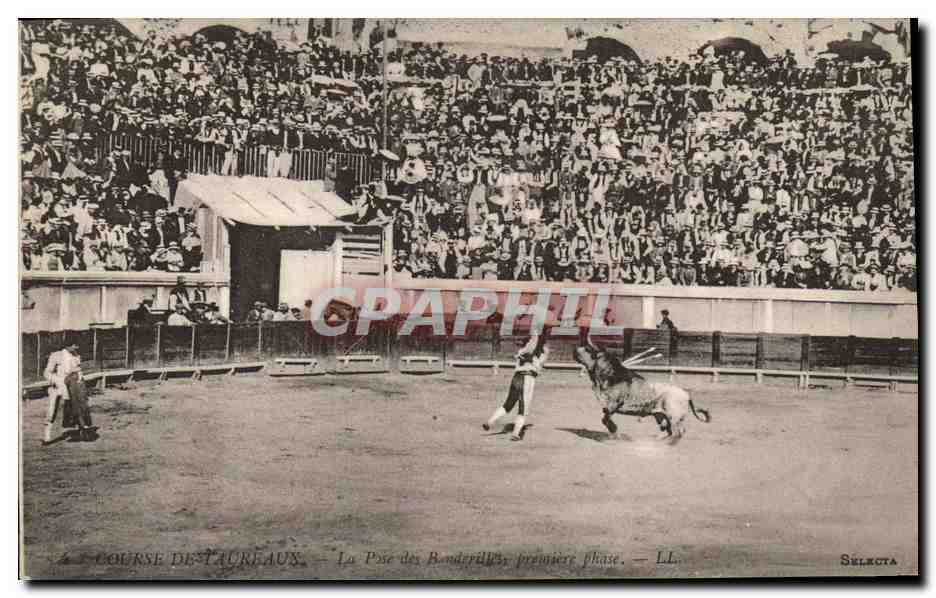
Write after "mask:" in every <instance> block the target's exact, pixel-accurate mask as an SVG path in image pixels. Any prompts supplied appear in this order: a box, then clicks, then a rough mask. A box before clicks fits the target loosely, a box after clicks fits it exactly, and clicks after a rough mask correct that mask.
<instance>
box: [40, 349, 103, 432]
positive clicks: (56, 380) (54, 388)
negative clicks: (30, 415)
mask: <svg viewBox="0 0 936 598" xmlns="http://www.w3.org/2000/svg"><path fill="white" fill-rule="evenodd" d="M43 375H44V376H45V379H46V380H47V381H48V382H49V384H50V386H49V391H48V393H49V407H48V410H47V411H46V425H45V431H44V434H43V437H42V444H43V445H48V444H51V443H52V426H53V424H54V423H55V418H56V415H57V414H58V413H59V411H60V410H61V413H62V420H61V421H62V427H63V428H68V427H71V426H72V425H73V424H77V426H78V437H79V439H81V440H92V438H90V436H89V434H90V432H91V429H90V428H91V413H90V411H89V410H88V405H87V402H88V398H87V392H86V390H85V389H84V376H83V375H82V374H81V356H80V355H79V354H78V345H77V344H74V343H71V344H68V345H66V346H65V347H63V348H62V349H61V350H60V351H55V352H54V353H52V354H51V355H49V361H48V362H47V363H46V368H45V371H44V372H43Z"/></svg>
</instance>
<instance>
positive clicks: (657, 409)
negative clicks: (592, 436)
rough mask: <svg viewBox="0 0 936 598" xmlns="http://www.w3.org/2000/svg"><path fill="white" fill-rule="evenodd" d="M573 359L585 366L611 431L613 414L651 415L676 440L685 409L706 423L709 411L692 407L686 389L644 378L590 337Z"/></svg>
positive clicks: (576, 351)
mask: <svg viewBox="0 0 936 598" xmlns="http://www.w3.org/2000/svg"><path fill="white" fill-rule="evenodd" d="M575 361H576V362H578V363H579V364H581V365H582V366H584V367H585V369H586V371H587V372H588V376H589V378H590V379H591V382H592V389H593V390H594V392H595V397H596V398H597V399H598V402H599V403H601V404H602V412H603V417H602V418H601V423H603V424H604V425H605V427H606V428H608V431H609V432H611V434H615V433H616V432H617V424H615V423H614V422H613V421H612V420H611V417H612V416H613V415H615V414H618V413H619V414H621V415H632V416H636V417H647V416H650V415H652V416H653V417H654V419H655V420H656V423H657V425H659V426H660V430H661V431H663V432H665V433H666V435H667V437H672V438H673V439H674V441H675V440H678V439H679V438H681V437H682V435H683V433H684V431H685V430H684V426H683V421H684V419H685V417H686V415H688V414H689V413H692V415H693V416H695V418H696V419H698V420H699V421H702V422H706V423H708V422H709V421H711V419H712V418H711V416H710V414H709V412H708V411H707V410H705V409H702V408H698V409H697V408H696V407H695V405H694V404H693V402H692V399H691V398H690V396H689V393H688V392H686V391H685V390H683V389H682V388H679V387H678V386H675V385H672V384H654V383H650V382H647V381H646V380H645V379H644V378H643V376H641V375H640V374H638V373H636V372H634V371H632V370H629V369H628V368H626V367H625V366H624V365H622V364H621V361H620V360H619V359H618V358H617V357H615V356H614V355H611V354H609V353H608V352H607V351H603V350H601V349H599V348H598V347H595V346H594V345H593V344H592V343H591V342H590V341H588V342H586V343H585V344H583V345H582V346H580V347H578V348H577V349H576V350H575Z"/></svg>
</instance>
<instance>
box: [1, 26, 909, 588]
mask: <svg viewBox="0 0 936 598" xmlns="http://www.w3.org/2000/svg"><path fill="white" fill-rule="evenodd" d="M916 37H917V25H916V22H915V21H914V20H910V19H896V18H889V19H843V20H834V19H801V20H791V19H760V20H756V19H755V20H732V19H717V18H715V19H693V20H685V19H679V20H676V19H674V20H626V19H610V20H593V19H562V20H555V19H550V20H511V19H484V20H471V19H454V20H420V19H363V18H362V19H331V18H327V19H308V18H302V19H92V20H82V19H23V20H20V22H19V50H20V52H19V67H20V72H19V84H20V85H19V91H20V94H19V106H20V112H19V124H20V133H21V136H20V139H19V144H20V148H21V152H20V175H21V186H20V196H19V199H20V208H21V211H20V217H19V227H20V230H19V246H20V277H19V284H20V308H19V329H18V334H19V335H20V355H19V357H20V360H19V368H20V388H21V390H22V403H21V404H20V415H21V418H20V424H21V427H20V460H21V470H20V477H19V481H20V484H21V486H20V498H21V504H20V513H19V514H20V528H19V529H20V550H21V552H20V555H21V558H20V575H21V576H22V577H23V578H29V579H52V580H62V579H159V580H166V579H247V580H255V579H259V580H281V579H323V580H371V579H373V580H377V579H380V580H410V579H412V580H465V579H468V580H474V579H477V580H507V579H604V578H693V577H699V578H712V577H729V578H738V577H744V578H758V577H776V576H778V577H811V576H833V577H846V576H893V575H917V574H918V573H919V556H918V554H919V531H918V529H919V523H920V521H919V415H920V407H919V396H918V376H919V354H920V350H919V341H918V337H919V322H918V306H917V303H918V301H917V287H918V280H917V255H916V254H917V247H918V244H917V243H918V240H917V234H916V230H917V219H916V212H915V207H916V205H917V204H918V203H919V196H918V194H917V191H918V187H917V186H916V185H915V181H914V171H915V168H917V167H918V163H917V162H916V160H915V158H916V154H915V147H914V133H915V132H916V131H915V130H914V122H915V120H914V116H918V115H915V114H914V107H915V106H916V104H915V100H918V97H916V98H915V97H914V94H913V91H914V88H913V81H914V80H913V74H914V73H913V70H914V69H913V65H912V63H911V59H912V54H914V53H915V50H916V47H915V45H916ZM917 122H918V121H917ZM479 299H480V305H479V304H478V301H477V300H479ZM534 304H535V305H536V307H535V308H534V307H533V305H534ZM534 313H535V314H536V316H535V317H532V318H531V316H534ZM518 314H520V317H519V318H516V316H517V315H518ZM524 314H525V315H524ZM540 314H543V315H544V320H547V321H548V322H549V326H550V334H549V338H548V343H547V346H548V349H549V352H548V359H546V360H545V365H544V362H543V355H544V353H543V350H544V349H543V346H544V345H543V342H542V341H543V338H544V337H537V339H532V338H531V329H532V328H535V327H537V326H539V324H537V323H536V320H538V316H539V315H540ZM541 323H542V322H540V324H541ZM345 324H347V325H348V328H347V330H341V331H339V329H340V328H341V327H342V326H344V325H345ZM562 329H564V330H565V333H566V334H564V333H561V332H560V330H562ZM586 341H589V342H593V343H596V345H595V346H593V347H591V348H589V349H587V350H586V349H580V350H579V352H578V353H576V350H577V349H579V348H580V347H582V345H583V343H584V342H586ZM596 347H597V348H596ZM599 349H602V350H604V351H606V353H607V354H610V355H612V356H614V357H616V358H619V359H625V361H624V363H625V365H626V366H627V367H628V368H630V369H632V370H633V371H636V372H638V373H640V374H641V375H643V376H645V377H646V378H647V380H648V381H649V382H651V383H657V382H667V383H670V384H674V385H677V386H679V387H681V388H683V389H685V390H686V391H688V392H689V395H690V396H691V401H692V403H691V405H693V408H692V412H693V413H695V408H699V409H700V410H704V413H707V414H710V415H711V418H710V420H709V421H700V420H699V419H696V418H693V417H690V418H688V421H686V422H685V425H686V433H685V435H684V437H682V438H680V439H678V441H674V440H673V439H667V438H661V428H660V427H658V426H657V423H658V422H657V421H654V418H655V417H656V416H658V415H660V414H659V412H658V411H653V410H652V407H653V406H654V405H656V406H659V405H662V404H663V403H664V401H661V400H658V399H659V396H660V395H661V393H662V391H660V390H659V389H660V387H658V386H655V385H654V384H648V385H644V384H642V383H641V384H639V385H638V386H637V387H636V388H639V389H642V390H640V392H638V391H635V390H633V389H634V388H635V387H634V386H631V385H630V384H631V382H632V379H631V378H629V377H628V376H629V374H628V373H627V372H623V373H622V371H621V370H620V369H618V370H614V368H613V367H612V366H613V361H612V360H609V359H607V354H603V353H602V352H601V351H599ZM518 351H519V353H518ZM586 354H587V355H588V356H589V359H591V362H590V363H591V365H589V364H588V363H586V361H587V360H585V359H584V358H583V357H582V356H583V355H586ZM574 355H577V356H578V358H579V360H580V361H579V362H578V363H577V362H576V360H575V359H573V356H574ZM599 358H601V359H604V360H605V361H601V359H599ZM631 358H633V359H639V361H629V359H631ZM609 363H611V364H612V366H608V368H606V370H605V373H607V371H608V370H609V369H610V371H611V374H609V375H608V376H607V377H606V378H604V379H603V380H604V381H608V380H609V379H611V378H614V377H615V376H617V377H616V378H614V380H613V381H612V382H610V383H609V385H610V386H609V387H603V386H602V385H601V384H602V382H601V380H599V379H598V378H597V376H596V374H595V372H596V371H598V369H599V364H605V365H607V364H609ZM580 364H581V365H580ZM583 366H585V367H583ZM541 368H542V371H540V369H541ZM79 373H80V375H79ZM586 374H588V375H586ZM592 378H595V380H593V379H592ZM622 380H624V381H626V382H625V383H622V382H621V381H622ZM531 382H534V383H533V384H530V383H531ZM593 382H595V383H594V384H593ZM615 384H616V385H617V386H615ZM624 384H627V385H628V386H627V388H626V389H625V388H624V387H623V386H624ZM609 388H611V390H609ZM508 389H510V392H511V395H510V396H508ZM85 391H87V393H89V399H90V403H89V404H90V408H89V409H86V408H85V407H86V402H85V400H84V398H85V397H84V395H85ZM611 391H613V393H612V392H611ZM669 391H671V392H672V394H670V395H669V398H672V397H676V398H675V399H673V401H672V404H673V405H676V407H674V408H673V410H672V411H667V413H676V414H677V415H676V420H677V421H676V422H675V423H677V424H678V417H679V414H682V413H683V412H684V411H685V406H686V405H687V404H690V403H689V402H688V401H687V400H686V395H685V394H683V393H682V392H680V391H678V390H674V389H669ZM605 392H607V393H608V394H613V395H614V396H615V397H617V398H618V399H620V404H621V405H623V404H624V402H625V399H633V398H634V396H633V395H640V398H641V399H647V397H649V399H648V400H645V401H644V407H643V408H642V409H643V411H642V412H647V413H649V414H650V415H651V417H646V418H643V419H638V418H636V417H633V416H625V415H617V416H616V418H615V420H614V422H615V423H616V424H617V426H618V431H617V434H615V435H613V436H612V435H611V434H609V429H610V430H613V424H611V425H609V424H608V423H607V422H608V419H607V417H602V415H603V414H602V411H601V405H600V404H599V402H597V401H596V395H601V393H605ZM630 393H633V395H631V394H630ZM654 393H656V394H654ZM66 394H67V396H66ZM655 397H656V398H655ZM59 398H61V399H62V402H60V403H56V400H57V399H59ZM66 398H67V399H68V400H67V401H66V400H65V399H66ZM505 398H506V399H507V402H506V404H505V407H504V409H506V407H507V406H511V407H512V406H513V405H514V404H517V405H519V409H518V411H519V413H518V414H517V415H518V416H522V417H525V423H526V424H527V426H526V427H524V426H523V425H522V423H523V422H522V421H521V423H520V424H519V425H518V427H519V429H517V430H514V429H513V422H514V421H517V420H514V415H515V413H516V412H514V413H510V415H505V416H503V417H500V418H499V419H498V420H497V421H493V419H492V420H488V421H492V422H493V425H492V424H490V423H488V424H486V423H485V422H486V418H488V417H489V416H490V414H491V413H492V410H494V409H497V408H498V406H499V405H501V404H502V403H503V402H504V401H505ZM606 398H607V396H606ZM677 401H678V403H677ZM609 403H610V399H609ZM57 404H58V405H59V407H61V408H60V409H59V410H58V411H56V409H55V408H54V407H55V406H56V405H57ZM631 405H633V403H631ZM680 409H682V410H680ZM524 410H526V411H525V412H524ZM89 411H90V417H91V418H92V419H93V426H92V425H91V423H90V422H88V420H87V417H86V416H87V415H88V412H89ZM494 413H495V416H496V415H497V414H499V413H500V412H499V411H494ZM76 415H77V416H78V417H77V421H73V420H76ZM82 418H84V419H82ZM700 419H708V418H707V417H706V418H700ZM660 421H663V422H665V421H666V418H662V417H661V419H660ZM66 422H67V423H68V424H72V423H74V425H75V426H76V427H77V429H68V428H63V427H62V424H65V423H66ZM670 423H674V422H670ZM483 424H484V427H482V425H483ZM663 429H665V426H663ZM676 429H677V431H678V429H679V426H678V425H677V426H676ZM514 436H518V437H517V438H514Z"/></svg>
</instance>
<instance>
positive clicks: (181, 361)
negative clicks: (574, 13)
mask: <svg viewBox="0 0 936 598" xmlns="http://www.w3.org/2000/svg"><path fill="white" fill-rule="evenodd" d="M160 344H161V345H162V361H161V365H164V366H173V365H190V364H191V363H192V327H191V326H163V327H162V339H161V343H160Z"/></svg>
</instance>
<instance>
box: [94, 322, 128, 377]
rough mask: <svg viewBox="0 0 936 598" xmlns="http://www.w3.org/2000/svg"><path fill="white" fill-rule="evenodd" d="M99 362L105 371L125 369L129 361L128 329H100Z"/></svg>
mask: <svg viewBox="0 0 936 598" xmlns="http://www.w3.org/2000/svg"><path fill="white" fill-rule="evenodd" d="M97 344H98V355H97V358H98V361H99V362H100V364H101V367H102V368H103V369H104V370H114V369H123V367H124V365H125V363H126V360H127V329H126V328H124V327H122V328H99V329H98V331H97Z"/></svg>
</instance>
